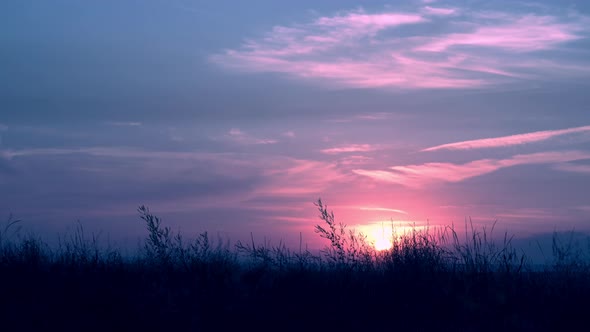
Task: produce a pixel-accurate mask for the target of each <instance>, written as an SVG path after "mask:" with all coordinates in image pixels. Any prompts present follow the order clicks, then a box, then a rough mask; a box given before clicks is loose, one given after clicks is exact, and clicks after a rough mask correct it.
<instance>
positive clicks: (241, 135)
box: [225, 128, 278, 145]
mask: <svg viewBox="0 0 590 332" xmlns="http://www.w3.org/2000/svg"><path fill="white" fill-rule="evenodd" d="M225 137H226V138H227V139H229V140H230V141H233V142H235V143H239V144H246V145H249V144H275V143H277V142H278V141H277V140H275V139H268V138H257V137H254V136H252V135H249V134H246V133H245V132H243V131H241V130H240V129H238V128H232V129H230V131H229V132H228V133H227V135H226V136H225Z"/></svg>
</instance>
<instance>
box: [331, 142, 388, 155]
mask: <svg viewBox="0 0 590 332" xmlns="http://www.w3.org/2000/svg"><path fill="white" fill-rule="evenodd" d="M375 150H377V147H376V146H374V145H371V144H349V145H341V146H338V147H333V148H328V149H323V150H321V151H322V153H325V154H340V153H355V152H371V151H375Z"/></svg>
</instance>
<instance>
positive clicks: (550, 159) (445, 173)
mask: <svg viewBox="0 0 590 332" xmlns="http://www.w3.org/2000/svg"><path fill="white" fill-rule="evenodd" d="M584 159H590V153H588V152H582V151H565V152H541V153H532V154H522V155H516V156H513V157H511V158H508V159H481V160H475V161H471V162H468V163H465V164H453V163H425V164H420V165H407V166H393V167H390V169H391V171H384V170H364V169H355V170H353V172H354V173H355V174H358V175H361V176H366V177H369V178H372V179H374V180H376V181H380V182H389V183H397V184H401V185H404V186H408V187H421V186H423V185H426V184H429V183H433V182H460V181H463V180H466V179H469V178H472V177H476V176H480V175H484V174H488V173H492V172H495V171H497V170H499V169H502V168H506V167H512V166H517V165H527V164H552V163H564V162H569V161H575V160H584Z"/></svg>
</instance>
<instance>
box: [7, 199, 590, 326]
mask: <svg viewBox="0 0 590 332" xmlns="http://www.w3.org/2000/svg"><path fill="white" fill-rule="evenodd" d="M317 207H318V210H319V212H320V217H321V219H322V223H321V224H319V225H317V226H316V228H315V231H316V232H317V233H318V234H319V235H320V236H321V237H323V238H325V239H326V243H328V245H327V247H326V249H325V250H324V251H323V252H322V253H321V254H312V253H311V252H309V251H307V250H305V249H299V250H289V249H288V248H286V247H285V246H284V245H278V246H270V245H264V244H257V243H255V242H254V241H252V242H248V243H243V242H238V243H237V244H235V246H233V247H230V246H229V244H224V243H223V242H216V243H211V242H210V239H209V237H208V235H207V233H203V234H201V235H200V236H199V237H197V238H196V239H190V240H189V239H185V238H183V237H182V236H181V235H180V234H173V233H172V232H171V231H170V229H169V228H167V227H165V226H164V225H162V223H161V220H160V219H159V218H158V217H156V216H154V215H153V214H152V213H151V212H150V211H149V210H148V209H147V208H145V207H140V208H139V210H138V212H139V214H140V217H141V219H142V220H143V222H144V223H145V225H146V226H147V230H148V233H147V237H146V239H145V243H144V247H143V248H142V251H141V254H139V255H137V256H135V257H133V258H129V257H124V256H122V255H121V253H120V252H119V251H117V250H113V249H105V248H99V246H98V245H97V243H96V240H95V238H94V237H90V238H87V237H86V236H85V235H84V232H83V230H82V228H79V229H78V231H77V232H76V233H75V235H74V236H72V237H71V238H69V239H67V240H65V241H61V242H60V245H59V246H58V247H57V248H49V247H48V246H47V245H46V244H45V243H44V242H42V241H41V240H40V239H38V238H35V237H33V236H24V237H22V236H20V237H18V236H14V235H11V233H12V232H11V230H14V229H15V228H16V226H18V222H17V221H14V220H12V221H9V223H8V224H7V225H6V227H4V228H3V229H1V230H0V330H2V331H47V330H52V331H234V330H243V331H250V330H253V331H261V330H276V331H324V330H325V331H327V330H330V331H384V330H387V331H579V330H587V329H588V328H590V327H589V326H590V324H589V323H588V313H589V312H590V311H589V309H590V266H589V265H588V263H587V260H586V259H585V258H584V253H582V252H580V251H578V250H574V247H573V246H571V244H570V243H564V244H560V242H559V241H557V239H556V241H555V242H554V246H553V255H554V257H553V262H552V263H550V264H547V265H546V266H544V267H543V268H542V269H532V268H531V266H530V264H528V262H527V259H526V257H525V256H524V255H523V254H521V253H519V252H518V251H517V250H516V249H514V248H513V247H512V245H511V242H510V238H508V237H504V240H503V241H500V242H499V244H496V243H495V242H494V241H492V240H491V239H490V238H489V234H488V232H487V231H486V230H485V229H484V230H481V231H479V230H476V229H473V228H471V229H469V234H470V235H469V236H468V237H463V236H458V235H457V233H456V232H455V231H454V229H453V228H446V229H443V230H439V231H429V230H421V231H418V230H416V231H414V232H411V233H410V234H406V235H405V236H403V237H400V238H396V239H394V246H393V248H392V249H390V250H388V251H379V252H377V251H375V250H374V249H372V247H371V246H370V245H369V244H367V243H366V241H365V240H364V238H363V237H362V235H360V234H357V233H355V232H354V231H349V230H347V229H346V228H345V226H344V225H342V224H339V223H337V222H336V221H335V220H334V215H333V214H332V213H331V212H329V211H328V209H327V207H326V206H325V205H323V204H322V202H321V201H318V203H317Z"/></svg>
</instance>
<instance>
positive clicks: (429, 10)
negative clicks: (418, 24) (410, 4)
mask: <svg viewBox="0 0 590 332" xmlns="http://www.w3.org/2000/svg"><path fill="white" fill-rule="evenodd" d="M422 12H423V13H424V14H426V15H436V16H448V15H454V14H456V13H457V12H458V10H457V9H455V8H442V7H431V6H426V7H424V8H422Z"/></svg>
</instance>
